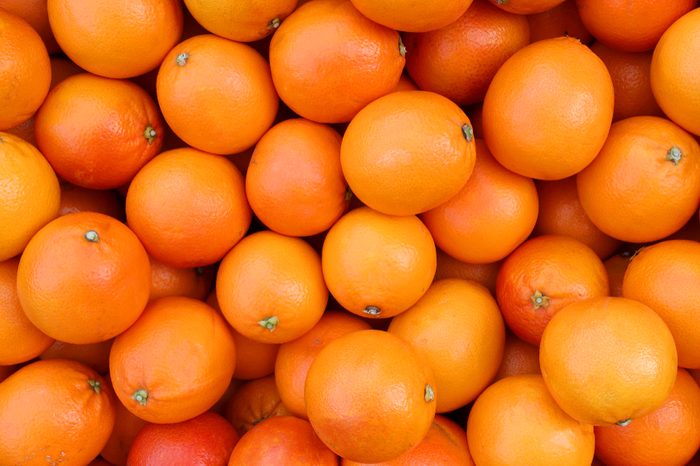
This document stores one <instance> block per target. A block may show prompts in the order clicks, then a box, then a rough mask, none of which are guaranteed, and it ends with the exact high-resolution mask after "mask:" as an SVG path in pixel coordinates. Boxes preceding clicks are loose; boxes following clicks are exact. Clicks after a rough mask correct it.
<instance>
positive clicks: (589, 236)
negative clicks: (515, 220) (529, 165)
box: [535, 177, 621, 259]
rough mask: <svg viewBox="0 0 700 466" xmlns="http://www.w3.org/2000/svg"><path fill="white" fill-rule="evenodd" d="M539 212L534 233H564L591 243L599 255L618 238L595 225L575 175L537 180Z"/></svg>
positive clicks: (609, 249) (615, 244) (607, 251)
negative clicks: (582, 203)
mask: <svg viewBox="0 0 700 466" xmlns="http://www.w3.org/2000/svg"><path fill="white" fill-rule="evenodd" d="M537 196H538V198H539V201H540V203H539V208H540V210H539V214H538V216H537V223H536V224H535V234H537V235H563V236H569V237H571V238H574V239H576V240H578V241H580V242H582V243H584V244H585V245H586V246H588V247H590V248H591V249H593V251H595V253H596V254H597V255H598V256H599V257H600V258H601V259H605V258H606V257H608V256H610V255H611V254H612V253H613V252H615V250H617V248H618V247H619V246H620V244H621V242H620V241H619V240H617V239H615V238H612V237H610V236H608V235H606V234H605V233H603V232H602V231H600V229H598V227H597V226H595V225H594V224H593V222H591V219H590V218H588V216H587V215H586V212H585V211H584V210H583V207H582V206H581V201H579V199H578V191H577V190H576V177H569V178H564V179H563V180H553V181H540V182H538V183H537Z"/></svg>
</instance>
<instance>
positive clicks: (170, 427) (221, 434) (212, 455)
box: [127, 412, 239, 466]
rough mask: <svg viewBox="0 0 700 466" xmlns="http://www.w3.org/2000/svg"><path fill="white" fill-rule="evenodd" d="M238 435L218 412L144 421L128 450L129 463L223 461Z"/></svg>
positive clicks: (140, 465) (139, 465)
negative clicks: (169, 420) (163, 421)
mask: <svg viewBox="0 0 700 466" xmlns="http://www.w3.org/2000/svg"><path fill="white" fill-rule="evenodd" d="M238 438H239V437H238V434H237V433H236V431H235V430H234V429H233V426H231V424H230V423H229V422H228V421H227V420H226V419H224V418H223V417H222V416H221V415H219V414H216V413H213V412H206V413H204V414H201V415H199V416H197V417H195V418H192V419H189V420H187V421H183V422H178V423H174V424H147V425H145V426H144V427H143V428H142V429H141V430H140V431H139V433H138V434H137V435H136V438H134V441H133V443H132V444H131V449H130V450H129V456H128V460H127V462H128V464H129V465H130V466H153V465H156V464H182V463H187V464H211V465H217V464H221V465H223V464H226V462H227V461H228V459H229V457H230V456H231V452H232V451H233V448H234V446H235V445H236V442H238Z"/></svg>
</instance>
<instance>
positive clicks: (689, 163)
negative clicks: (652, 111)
mask: <svg viewBox="0 0 700 466" xmlns="http://www.w3.org/2000/svg"><path fill="white" fill-rule="evenodd" d="M576 183H577V187H578V194H579V200H580V201H581V205H582V206H583V209H584V210H585V211H586V214H588V217H589V218H590V219H591V221H592V222H593V223H594V224H595V225H596V226H597V227H598V228H600V229H601V230H602V231H603V232H604V233H606V234H608V235H610V236H612V237H613V238H617V239H621V240H623V241H629V242H637V243H641V242H648V241H656V240H659V239H661V238H664V237H666V236H668V235H670V234H671V233H674V232H676V231H678V230H679V229H680V228H681V227H682V226H683V225H685V224H686V222H687V221H688V220H690V218H691V217H692V216H693V215H695V214H696V212H697V210H698V203H699V202H700V146H699V145H698V142H697V141H696V140H695V139H693V137H692V136H691V135H690V134H688V133H686V132H685V131H684V130H683V129H682V128H680V127H679V126H677V125H676V124H674V123H673V122H671V121H670V120H667V119H665V118H661V117H655V116H638V117H631V118H626V119H624V120H620V121H618V122H615V123H614V124H613V125H612V127H611V128H610V135H609V136H608V138H607V140H606V141H605V145H604V146H603V148H602V149H601V151H600V154H598V156H597V157H596V159H595V160H594V161H593V163H591V164H590V165H589V166H588V167H586V169H584V170H583V171H582V172H581V173H579V174H578V176H577V179H576Z"/></svg>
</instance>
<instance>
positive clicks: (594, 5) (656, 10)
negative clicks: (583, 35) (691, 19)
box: [576, 0, 697, 52]
mask: <svg viewBox="0 0 700 466" xmlns="http://www.w3.org/2000/svg"><path fill="white" fill-rule="evenodd" d="M696 3H697V2H696V1H695V0H673V1H654V0H635V1H633V2H629V1H624V0H612V1H611V0H576V6H577V7H578V11H579V14H580V15H581V20H582V21H583V24H584V25H585V26H586V29H588V30H589V31H591V34H593V35H594V36H595V38H596V39H597V40H598V41H599V42H602V43H603V44H605V45H607V46H608V47H611V48H614V49H617V50H624V51H627V52H644V51H646V50H651V49H653V48H654V46H655V45H656V43H657V42H658V40H659V38H660V37H661V35H662V34H663V33H664V31H665V30H666V29H668V27H669V26H670V25H671V24H672V23H673V22H674V21H675V20H676V19H678V18H679V17H681V16H683V15H684V14H685V13H687V12H688V11H690V10H692V9H693V8H695V6H696Z"/></svg>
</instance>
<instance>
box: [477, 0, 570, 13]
mask: <svg viewBox="0 0 700 466" xmlns="http://www.w3.org/2000/svg"><path fill="white" fill-rule="evenodd" d="M489 1H490V2H491V3H493V4H494V5H496V6H497V7H498V8H502V9H503V10H505V11H507V12H509V13H515V14H518V15H532V14H536V13H543V12H545V11H547V10H551V9H552V8H554V7H556V6H558V5H561V4H562V3H563V2H564V0H489Z"/></svg>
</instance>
